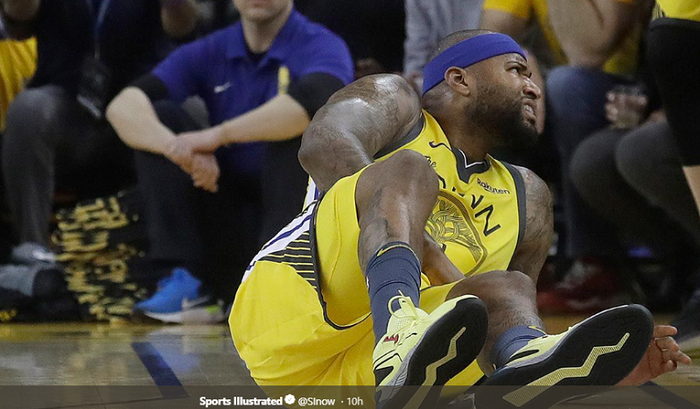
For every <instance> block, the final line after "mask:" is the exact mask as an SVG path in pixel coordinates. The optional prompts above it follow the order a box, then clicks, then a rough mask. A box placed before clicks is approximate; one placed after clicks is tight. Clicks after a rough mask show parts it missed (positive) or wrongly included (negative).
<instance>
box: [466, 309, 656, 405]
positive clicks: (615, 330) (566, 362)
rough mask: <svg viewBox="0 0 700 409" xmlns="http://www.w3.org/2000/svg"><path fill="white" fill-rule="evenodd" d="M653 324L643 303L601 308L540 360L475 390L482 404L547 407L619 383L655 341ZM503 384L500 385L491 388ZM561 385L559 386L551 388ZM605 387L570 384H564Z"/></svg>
mask: <svg viewBox="0 0 700 409" xmlns="http://www.w3.org/2000/svg"><path fill="white" fill-rule="evenodd" d="M653 327H654V322H653V319H652V316H651V314H650V313H649V311H648V310H647V309H646V308H644V307H642V306H639V305H627V306H621V307H615V308H612V309H609V310H606V311H603V312H600V313H598V314H596V315H594V316H592V317H590V318H588V319H586V320H584V321H582V322H581V323H580V324H578V325H577V326H575V327H573V328H572V329H571V330H570V333H569V334H567V335H566V336H565V337H564V338H562V340H561V342H560V343H559V345H557V346H556V348H553V349H552V351H551V352H550V353H548V354H546V355H543V356H540V357H537V358H535V362H530V363H528V362H527V361H523V362H522V363H521V365H518V364H515V365H514V366H513V367H510V368H508V367H506V368H503V369H501V370H499V371H498V372H496V373H494V374H493V375H492V376H490V377H489V378H487V379H486V380H485V381H484V382H483V383H482V385H481V386H480V388H477V390H476V400H475V401H476V404H477V406H478V407H484V408H489V409H492V408H493V409H511V408H518V409H544V408H549V407H551V406H553V405H555V404H557V403H559V402H562V401H564V400H567V399H571V398H573V397H576V396H582V395H588V394H590V393H597V392H600V391H602V390H605V389H607V387H609V386H612V385H615V384H617V383H618V382H620V381H621V380H622V379H624V377H625V376H627V375H628V374H629V373H630V372H632V370H633V369H634V368H635V367H636V366H637V364H638V363H639V361H640V360H641V359H642V357H643V356H644V353H645V352H646V350H647V348H648V347H649V342H650V341H651V337H652V332H653ZM495 385H502V386H500V387H499V388H489V387H488V386H495ZM554 385H556V386H557V387H556V388H552V386H554ZM577 385H578V386H600V387H599V388H585V392H584V391H583V389H582V388H566V387H560V386H577Z"/></svg>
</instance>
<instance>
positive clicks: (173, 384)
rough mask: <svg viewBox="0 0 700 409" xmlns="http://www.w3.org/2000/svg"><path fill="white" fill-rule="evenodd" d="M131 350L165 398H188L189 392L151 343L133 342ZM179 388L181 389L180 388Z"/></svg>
mask: <svg viewBox="0 0 700 409" xmlns="http://www.w3.org/2000/svg"><path fill="white" fill-rule="evenodd" d="M131 348H132V349H133V350H134V352H136V355H138V357H139V359H140V360H141V362H142V363H143V366H145V367H146V370H147V371H148V373H149V374H150V375H151V378H152V379H153V382H155V384H156V385H157V386H158V389H159V390H160V393H161V395H163V397H164V398H168V399H172V398H184V397H188V396H189V395H188V394H187V391H185V388H183V387H182V383H180V380H179V379H177V376H176V375H175V372H173V370H172V368H170V366H168V363H167V362H165V360H164V359H163V357H162V356H161V355H160V354H159V353H158V351H157V350H156V348H155V347H154V346H153V344H151V343H150V342H132V343H131ZM178 387H179V388H178Z"/></svg>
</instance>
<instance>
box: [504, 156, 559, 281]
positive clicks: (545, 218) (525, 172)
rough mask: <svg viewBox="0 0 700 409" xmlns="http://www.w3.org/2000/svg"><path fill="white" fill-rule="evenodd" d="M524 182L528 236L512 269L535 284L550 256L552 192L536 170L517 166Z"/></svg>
mask: <svg viewBox="0 0 700 409" xmlns="http://www.w3.org/2000/svg"><path fill="white" fill-rule="evenodd" d="M516 168H517V170H518V171H519V172H520V174H521V175H522V177H523V181H524V182H525V214H526V216H525V217H526V224H525V237H523V240H522V242H521V243H520V244H519V245H518V247H517V248H516V249H515V254H513V258H512V260H511V262H510V266H509V269H510V270H516V271H520V272H523V273H525V274H526V275H527V276H528V277H530V278H531V279H532V281H533V282H535V284H536V283H537V277H538V276H539V274H540V270H541V269H542V266H543V265H544V262H545V260H546V259H547V253H548V251H549V247H550V246H551V244H552V234H553V233H554V212H553V209H552V195H551V194H550V193H549V188H548V187H547V184H546V183H545V182H544V181H543V180H542V179H540V177H539V176H537V175H536V174H535V172H533V171H531V170H529V169H526V168H523V167H520V166H516Z"/></svg>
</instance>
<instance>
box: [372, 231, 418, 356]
mask: <svg viewBox="0 0 700 409" xmlns="http://www.w3.org/2000/svg"><path fill="white" fill-rule="evenodd" d="M365 275H366V277H367V288H368V291H369V301H370V308H371V311H372V319H373V320H374V336H375V345H376V344H377V342H379V340H380V338H381V337H382V336H384V334H385V333H386V330H387V324H388V323H389V317H391V312H390V310H389V300H390V299H391V298H392V297H394V296H397V295H399V294H403V295H405V296H406V297H409V298H411V301H413V304H414V305H416V306H418V300H419V298H420V261H418V257H416V254H415V253H414V252H413V250H412V249H411V247H410V246H409V245H408V244H407V243H403V242H391V243H388V244H385V245H384V246H382V247H381V248H380V249H379V250H377V252H376V253H375V254H374V255H373V256H372V258H371V259H370V260H369V262H368V263H367V270H366V273H365ZM394 309H398V306H395V308H394Z"/></svg>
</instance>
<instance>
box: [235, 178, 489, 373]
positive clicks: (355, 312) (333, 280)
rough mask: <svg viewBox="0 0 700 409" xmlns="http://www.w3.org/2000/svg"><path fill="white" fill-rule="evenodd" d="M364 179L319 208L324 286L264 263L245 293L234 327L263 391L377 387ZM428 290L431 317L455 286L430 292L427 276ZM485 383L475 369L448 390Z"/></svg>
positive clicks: (347, 182) (341, 184) (340, 186)
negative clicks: (359, 198) (360, 213)
mask: <svg viewBox="0 0 700 409" xmlns="http://www.w3.org/2000/svg"><path fill="white" fill-rule="evenodd" d="M361 173H362V171H360V172H358V173H356V174H355V175H352V176H349V177H346V178H344V179H341V180H340V181H338V182H337V183H336V184H335V185H334V186H333V188H331V189H330V191H329V192H328V193H327V194H326V195H325V196H324V198H323V199H322V200H321V202H320V203H319V204H318V206H319V207H318V209H317V212H316V222H315V228H316V231H315V239H316V240H315V241H314V240H313V239H312V240H311V242H315V246H316V247H315V250H316V251H315V253H316V259H317V265H316V282H318V283H320V286H316V285H311V284H310V282H311V283H313V282H314V281H313V280H311V281H309V279H308V277H306V278H305V276H303V275H302V274H300V273H299V272H298V271H297V270H295V268H293V267H291V266H290V265H288V264H284V263H278V262H274V261H257V262H256V263H255V264H254V267H253V268H252V271H251V273H250V274H249V275H248V276H247V279H246V280H245V281H244V282H243V283H242V284H241V286H240V288H239V289H238V293H237V294H236V298H235V301H234V304H233V309H232V312H231V316H230V318H229V325H230V327H231V333H232V336H233V340H234V343H235V345H236V349H237V350H238V353H239V354H240V356H241V358H243V360H244V361H245V362H246V365H247V367H248V369H249V370H250V373H251V375H252V377H253V378H254V379H255V381H256V382H257V383H258V384H259V385H261V386H271V385H285V386H304V385H367V386H373V385H374V375H373V373H372V351H373V349H374V333H373V331H372V318H371V315H370V307H369V297H368V295H367V288H366V285H365V279H364V275H363V272H362V269H361V268H360V265H359V260H358V250H357V245H358V238H359V233H360V228H359V224H358V220H357V212H356V209H355V187H356V185H357V181H358V179H359V177H360V175H361ZM312 226H313V224H312ZM312 228H313V227H312ZM312 238H313V234H312ZM319 267H320V268H319ZM423 283H424V288H423V289H422V292H421V298H420V308H421V309H423V310H425V311H426V312H431V311H433V310H434V309H435V308H437V307H438V306H439V305H440V304H442V303H443V302H444V301H445V299H446V297H447V295H448V293H449V291H450V290H451V289H452V287H453V286H454V285H455V284H454V283H452V284H448V285H443V286H429V283H428V281H427V278H425V277H423ZM319 287H320V290H318V288H319ZM482 376H483V373H482V372H481V370H480V369H479V367H478V365H477V364H476V362H474V363H473V364H472V365H471V366H469V367H468V368H467V369H465V370H464V371H463V372H462V373H461V374H460V375H459V376H458V377H456V378H455V379H453V380H452V381H451V382H450V383H449V385H472V384H474V382H476V381H477V380H478V379H479V378H481V377H482Z"/></svg>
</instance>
